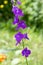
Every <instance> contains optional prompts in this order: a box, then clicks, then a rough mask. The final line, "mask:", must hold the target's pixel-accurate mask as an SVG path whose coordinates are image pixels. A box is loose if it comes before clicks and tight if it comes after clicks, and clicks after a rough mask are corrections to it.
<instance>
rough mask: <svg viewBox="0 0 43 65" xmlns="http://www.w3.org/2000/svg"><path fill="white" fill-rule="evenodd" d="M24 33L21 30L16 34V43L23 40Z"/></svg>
mask: <svg viewBox="0 0 43 65" xmlns="http://www.w3.org/2000/svg"><path fill="white" fill-rule="evenodd" d="M23 37H24V36H23V34H22V33H21V32H18V33H17V34H16V35H15V38H16V41H17V43H16V45H18V43H20V42H21V40H22V39H23Z"/></svg>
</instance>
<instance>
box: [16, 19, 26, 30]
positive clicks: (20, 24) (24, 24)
mask: <svg viewBox="0 0 43 65" xmlns="http://www.w3.org/2000/svg"><path fill="white" fill-rule="evenodd" d="M26 27H27V26H26V23H25V21H24V20H21V21H20V22H19V23H18V25H17V28H16V30H19V29H20V28H22V29H25V28H26Z"/></svg>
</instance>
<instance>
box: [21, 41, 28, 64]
mask: <svg viewBox="0 0 43 65" xmlns="http://www.w3.org/2000/svg"><path fill="white" fill-rule="evenodd" d="M22 42H23V40H22ZM22 45H23V49H24V42H23V43H22ZM25 59H26V64H27V65H28V62H27V58H26V57H25Z"/></svg>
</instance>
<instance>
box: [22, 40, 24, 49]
mask: <svg viewBox="0 0 43 65" xmlns="http://www.w3.org/2000/svg"><path fill="white" fill-rule="evenodd" d="M22 42H23V40H22ZM22 44H23V49H24V42H23V43H22Z"/></svg>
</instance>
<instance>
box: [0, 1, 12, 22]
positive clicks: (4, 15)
mask: <svg viewBox="0 0 43 65" xmlns="http://www.w3.org/2000/svg"><path fill="white" fill-rule="evenodd" d="M11 8H12V4H11V2H10V0H0V22H1V21H4V20H8V19H9V18H11V17H13V15H12V12H11Z"/></svg>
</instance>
